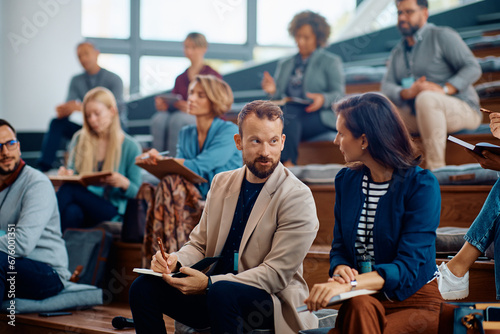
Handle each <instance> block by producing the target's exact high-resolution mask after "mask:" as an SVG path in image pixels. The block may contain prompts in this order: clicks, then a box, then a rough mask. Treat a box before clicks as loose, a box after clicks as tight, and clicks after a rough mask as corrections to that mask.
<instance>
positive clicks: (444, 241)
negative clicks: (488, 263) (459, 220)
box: [436, 227, 494, 259]
mask: <svg viewBox="0 0 500 334" xmlns="http://www.w3.org/2000/svg"><path fill="white" fill-rule="evenodd" d="M468 230H469V229H468V228H464V227H438V228H437V230H436V257H438V258H443V257H446V256H448V255H452V256H453V255H455V254H457V253H458V251H459V250H460V249H461V248H462V246H463V245H464V243H465V239H464V235H465V234H466V233H467V231H468ZM484 256H486V257H487V258H490V259H493V258H494V247H493V243H492V244H491V245H490V246H489V247H488V248H487V249H486V251H485V252H484Z"/></svg>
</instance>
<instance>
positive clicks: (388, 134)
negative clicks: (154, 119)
mask: <svg viewBox="0 0 500 334" xmlns="http://www.w3.org/2000/svg"><path fill="white" fill-rule="evenodd" d="M334 108H335V111H336V112H337V114H338V115H342V117H343V119H344V121H345V126H346V128H347V129H348V130H349V131H350V132H351V133H352V135H353V136H354V137H355V138H359V137H361V135H363V134H364V135H365V136H366V139H367V141H368V152H369V153H370V155H371V156H372V158H373V159H375V161H377V162H378V163H380V164H382V165H384V166H387V167H392V168H399V169H405V168H409V167H413V166H417V165H418V164H420V161H421V156H417V152H416V150H415V147H414V145H413V142H412V140H411V137H410V134H409V132H408V130H407V129H406V126H405V125H404V123H403V120H402V119H401V117H400V116H399V113H398V112H397V110H396V107H395V106H394V105H393V104H392V103H391V102H390V101H389V99H387V98H386V97H385V96H383V95H381V94H377V93H365V94H361V95H354V96H350V97H347V98H345V99H343V100H341V101H340V102H339V103H337V104H336V105H335V107H334ZM350 167H353V168H357V167H360V165H359V163H358V164H353V165H352V166H350Z"/></svg>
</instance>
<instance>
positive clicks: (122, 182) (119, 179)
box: [102, 172, 130, 191]
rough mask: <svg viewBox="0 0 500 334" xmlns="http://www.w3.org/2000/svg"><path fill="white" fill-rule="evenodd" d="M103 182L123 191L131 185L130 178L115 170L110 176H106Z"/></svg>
mask: <svg viewBox="0 0 500 334" xmlns="http://www.w3.org/2000/svg"><path fill="white" fill-rule="evenodd" d="M102 182H103V183H105V184H108V185H110V186H112V187H115V188H120V189H122V190H123V191H126V190H127V189H128V187H129V186H130V180H129V179H128V178H126V177H125V176H123V175H122V174H120V173H118V172H113V173H112V174H111V175H110V176H106V177H104V178H103V179H102Z"/></svg>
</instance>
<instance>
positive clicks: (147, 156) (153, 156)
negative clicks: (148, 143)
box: [135, 148, 161, 165]
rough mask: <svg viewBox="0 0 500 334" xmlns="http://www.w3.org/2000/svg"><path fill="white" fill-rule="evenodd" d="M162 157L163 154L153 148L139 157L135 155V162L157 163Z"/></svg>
mask: <svg viewBox="0 0 500 334" xmlns="http://www.w3.org/2000/svg"><path fill="white" fill-rule="evenodd" d="M159 159H161V155H160V154H159V152H158V151H157V150H156V149H155V148H152V149H150V150H149V151H147V152H146V153H143V154H141V155H139V156H137V157H135V163H139V162H140V163H144V164H146V165H156V164H157V161H158V160H159Z"/></svg>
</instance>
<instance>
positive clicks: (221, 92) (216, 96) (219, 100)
mask: <svg viewBox="0 0 500 334" xmlns="http://www.w3.org/2000/svg"><path fill="white" fill-rule="evenodd" d="M197 83H199V84H200V85H201V88H203V91H205V94H206V95H207V98H208V100H209V101H210V104H211V109H212V112H213V113H214V116H215V117H219V116H221V115H223V114H225V113H227V112H228V111H229V109H231V105H232V104H233V101H234V99H233V91H232V90H231V87H229V85H228V84H227V83H226V82H225V81H224V80H221V79H219V78H217V77H216V76H214V75H212V74H208V75H197V76H196V77H194V80H193V81H192V82H191V83H190V84H189V91H190V90H191V88H192V87H193V86H194V85H195V84H197Z"/></svg>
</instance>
